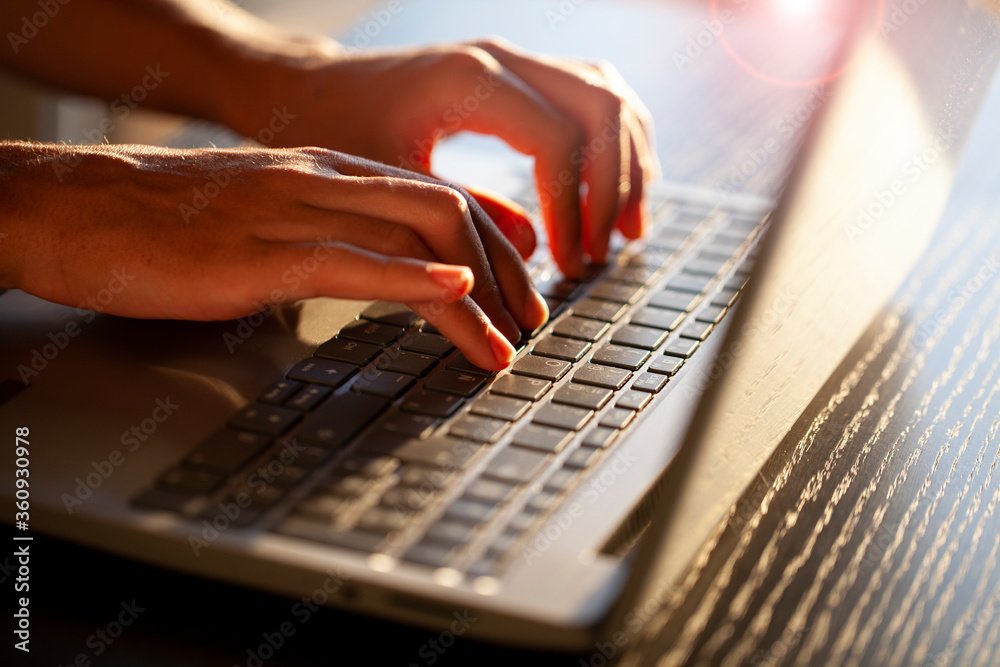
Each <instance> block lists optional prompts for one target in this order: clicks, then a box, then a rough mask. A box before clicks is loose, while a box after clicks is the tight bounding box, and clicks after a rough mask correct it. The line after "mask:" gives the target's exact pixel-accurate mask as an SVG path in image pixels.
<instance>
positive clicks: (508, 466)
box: [483, 447, 548, 483]
mask: <svg viewBox="0 0 1000 667" xmlns="http://www.w3.org/2000/svg"><path fill="white" fill-rule="evenodd" d="M547 462H548V456H546V455H545V454H542V453H539V452H533V451H529V450H527V449H519V448H517V447H508V448H506V449H504V450H502V451H501V452H500V453H499V454H497V455H496V456H495V457H494V458H493V460H492V461H490V462H489V463H488V464H487V466H486V469H485V470H484V471H483V476H484V477H490V478H493V479H500V480H505V481H508V482H514V483H523V482H530V481H531V480H532V479H534V478H535V476H536V475H537V474H538V473H539V472H540V471H541V470H542V469H543V468H544V467H545V464H546V463H547Z"/></svg>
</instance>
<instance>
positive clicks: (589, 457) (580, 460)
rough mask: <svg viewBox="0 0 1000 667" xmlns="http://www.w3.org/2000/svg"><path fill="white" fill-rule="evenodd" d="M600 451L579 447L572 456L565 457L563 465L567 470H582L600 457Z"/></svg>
mask: <svg viewBox="0 0 1000 667" xmlns="http://www.w3.org/2000/svg"><path fill="white" fill-rule="evenodd" d="M600 452H601V450H600V449H594V448H591V447H580V448H578V449H577V450H575V451H574V452H573V453H572V454H570V455H569V456H567V457H566V461H565V462H564V463H563V465H564V466H565V467H567V468H574V469H577V470H583V469H584V468H586V467H587V466H589V465H591V464H592V463H593V462H594V461H595V460H596V459H597V457H598V456H600Z"/></svg>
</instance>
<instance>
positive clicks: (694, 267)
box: [684, 256, 726, 278]
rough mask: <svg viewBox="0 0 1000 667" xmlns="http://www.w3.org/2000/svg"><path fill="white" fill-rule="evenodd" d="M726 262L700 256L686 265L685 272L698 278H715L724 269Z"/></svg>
mask: <svg viewBox="0 0 1000 667" xmlns="http://www.w3.org/2000/svg"><path fill="white" fill-rule="evenodd" d="M725 264H726V263H725V262H724V261H722V260H719V259H718V258H714V257H706V256H700V257H695V258H694V259H692V260H690V261H688V263H687V264H685V265H684V272H685V273H690V274H693V275H696V276H706V277H708V278H714V277H715V276H716V275H717V274H718V273H719V271H721V270H722V267H723V266H725Z"/></svg>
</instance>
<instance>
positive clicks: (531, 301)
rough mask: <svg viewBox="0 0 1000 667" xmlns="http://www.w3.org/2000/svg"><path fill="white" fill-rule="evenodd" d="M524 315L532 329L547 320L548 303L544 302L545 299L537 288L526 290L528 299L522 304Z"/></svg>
mask: <svg viewBox="0 0 1000 667" xmlns="http://www.w3.org/2000/svg"><path fill="white" fill-rule="evenodd" d="M524 316H525V317H526V318H527V319H528V323H529V324H530V325H531V328H532V329H537V328H538V327H540V326H542V325H543V324H545V322H546V321H548V319H549V304H547V303H545V299H544V298H543V297H542V295H541V294H539V293H538V291H537V290H534V289H531V290H528V299H527V301H526V302H525V304H524Z"/></svg>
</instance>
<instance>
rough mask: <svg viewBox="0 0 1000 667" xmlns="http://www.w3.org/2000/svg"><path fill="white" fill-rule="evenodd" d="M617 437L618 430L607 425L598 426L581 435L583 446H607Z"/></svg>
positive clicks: (599, 447)
mask: <svg viewBox="0 0 1000 667" xmlns="http://www.w3.org/2000/svg"><path fill="white" fill-rule="evenodd" d="M617 439H618V431H617V430H616V429H613V428H608V427H607V426H598V427H597V428H595V429H593V430H592V431H590V432H589V433H587V435H585V436H583V446H584V447H596V448H598V449H604V448H606V447H609V446H610V445H612V444H613V443H614V441H615V440H617Z"/></svg>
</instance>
